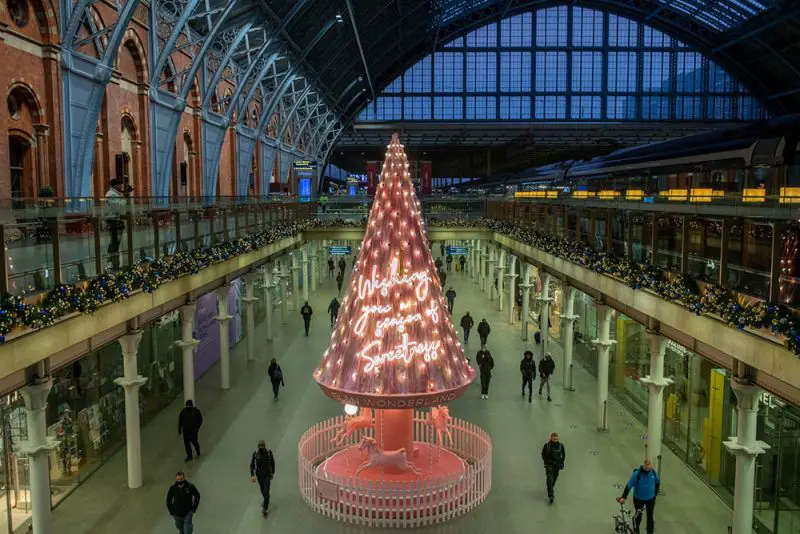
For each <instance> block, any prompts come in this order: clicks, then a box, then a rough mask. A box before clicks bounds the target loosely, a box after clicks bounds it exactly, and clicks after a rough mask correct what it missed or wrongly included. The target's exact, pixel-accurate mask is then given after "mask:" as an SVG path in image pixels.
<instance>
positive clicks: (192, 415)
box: [178, 399, 203, 462]
mask: <svg viewBox="0 0 800 534" xmlns="http://www.w3.org/2000/svg"><path fill="white" fill-rule="evenodd" d="M201 426H203V414H202V413H200V410H198V409H197V408H195V406H194V403H193V402H192V401H191V399H190V400H187V401H186V406H185V407H184V408H183V409H182V410H181V413H180V415H178V435H179V436H180V435H183V448H184V449H186V458H185V459H184V461H186V462H190V461H191V460H192V446H194V452H195V453H196V454H197V457H198V458H199V457H200V443H199V442H198V441H197V435H198V433H199V432H200V427H201Z"/></svg>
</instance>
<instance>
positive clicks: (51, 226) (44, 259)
mask: <svg viewBox="0 0 800 534" xmlns="http://www.w3.org/2000/svg"><path fill="white" fill-rule="evenodd" d="M4 233H5V235H4V238H5V240H6V254H7V260H8V261H7V265H8V271H7V272H8V275H7V276H8V292H9V293H10V294H12V295H18V296H27V295H32V294H36V293H41V292H44V291H48V290H50V289H53V287H55V284H56V282H55V279H56V277H55V276H54V269H55V267H56V261H55V255H54V252H53V249H54V243H55V241H56V239H57V236H58V234H59V223H58V221H57V220H56V221H52V220H50V218H48V219H47V220H31V221H19V222H14V223H11V224H6V225H4Z"/></svg>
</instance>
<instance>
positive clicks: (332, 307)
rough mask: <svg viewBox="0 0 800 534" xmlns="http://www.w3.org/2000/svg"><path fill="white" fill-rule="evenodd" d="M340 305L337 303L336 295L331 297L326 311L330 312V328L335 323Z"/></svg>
mask: <svg viewBox="0 0 800 534" xmlns="http://www.w3.org/2000/svg"><path fill="white" fill-rule="evenodd" d="M340 307H341V304H339V299H337V298H336V297H333V300H332V301H331V303H330V304H328V313H330V314H331V328H333V325H335V324H336V318H337V317H339V308H340Z"/></svg>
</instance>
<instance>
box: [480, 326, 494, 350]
mask: <svg viewBox="0 0 800 534" xmlns="http://www.w3.org/2000/svg"><path fill="white" fill-rule="evenodd" d="M491 332H492V329H491V327H490V326H489V323H488V322H486V319H481V322H480V323H478V335H479V336H480V338H481V347H482V348H483V347H486V342H487V341H488V340H489V334H490V333H491Z"/></svg>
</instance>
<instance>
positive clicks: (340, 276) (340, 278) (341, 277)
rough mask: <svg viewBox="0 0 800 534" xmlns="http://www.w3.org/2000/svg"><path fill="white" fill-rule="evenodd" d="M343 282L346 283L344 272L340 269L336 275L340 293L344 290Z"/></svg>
mask: <svg viewBox="0 0 800 534" xmlns="http://www.w3.org/2000/svg"><path fill="white" fill-rule="evenodd" d="M342 284H344V272H342V271H339V274H337V275H336V287H338V288H339V293H341V292H342Z"/></svg>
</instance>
